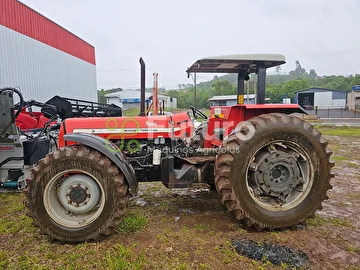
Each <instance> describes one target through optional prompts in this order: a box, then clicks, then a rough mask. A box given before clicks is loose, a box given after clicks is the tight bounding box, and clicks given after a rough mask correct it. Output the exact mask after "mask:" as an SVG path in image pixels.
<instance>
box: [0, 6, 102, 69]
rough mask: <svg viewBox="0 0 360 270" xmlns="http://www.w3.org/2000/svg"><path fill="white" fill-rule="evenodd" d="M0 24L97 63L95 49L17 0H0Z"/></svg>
mask: <svg viewBox="0 0 360 270" xmlns="http://www.w3.org/2000/svg"><path fill="white" fill-rule="evenodd" d="M0 13H1V14H0V25H3V26H5V27H7V28H10V29H12V30H14V31H16V32H19V33H21V34H23V35H25V36H28V37H30V38H33V39H35V40H38V41H40V42H42V43H45V44H47V45H49V46H51V47H53V48H56V49H58V50H61V51H63V52H66V53H68V54H70V55H72V56H75V57H77V58H80V59H82V60H84V61H86V62H89V63H91V64H93V65H95V49H94V47H93V46H91V45H90V44H88V43H87V42H85V41H83V40H82V39H80V38H79V37H77V36H75V35H74V34H72V33H70V32H69V31H67V30H65V29H64V28H62V27H61V26H59V25H57V24H56V23H54V22H52V21H51V20H49V19H47V18H46V17H44V16H42V15H41V14H39V13H38V12H36V11H35V10H33V9H31V8H29V7H28V6H26V5H24V4H22V3H20V2H19V1H16V0H1V1H0Z"/></svg>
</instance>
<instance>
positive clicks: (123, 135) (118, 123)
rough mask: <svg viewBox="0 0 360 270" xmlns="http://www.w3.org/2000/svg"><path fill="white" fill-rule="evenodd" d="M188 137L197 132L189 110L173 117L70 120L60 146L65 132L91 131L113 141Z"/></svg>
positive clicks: (66, 122) (65, 127)
mask: <svg viewBox="0 0 360 270" xmlns="http://www.w3.org/2000/svg"><path fill="white" fill-rule="evenodd" d="M172 132H174V136H175V137H177V138H186V137H189V136H191V134H192V132H193V124H192V121H191V119H190V117H189V115H188V114H187V113H179V114H175V115H173V116H165V115H159V116H144V117H141V116H134V117H131V116H126V117H109V118H92V117H91V118H81V119H80V118H70V119H66V120H65V121H64V122H63V124H62V126H61V128H60V134H59V147H63V146H65V141H64V138H63V136H64V134H69V133H89V134H94V135H97V136H100V137H103V138H105V139H109V140H123V139H125V140H131V139H135V140H136V139H154V138H171V137H172Z"/></svg>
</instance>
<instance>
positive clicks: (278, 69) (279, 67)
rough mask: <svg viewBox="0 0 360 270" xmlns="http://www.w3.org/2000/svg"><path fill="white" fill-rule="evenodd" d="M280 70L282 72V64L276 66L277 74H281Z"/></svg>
mask: <svg viewBox="0 0 360 270" xmlns="http://www.w3.org/2000/svg"><path fill="white" fill-rule="evenodd" d="M280 72H281V66H276V67H275V73H276V74H277V75H280Z"/></svg>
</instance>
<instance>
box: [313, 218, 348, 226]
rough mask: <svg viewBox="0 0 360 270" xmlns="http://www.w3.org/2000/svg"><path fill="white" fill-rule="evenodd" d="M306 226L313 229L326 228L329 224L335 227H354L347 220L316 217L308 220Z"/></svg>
mask: <svg viewBox="0 0 360 270" xmlns="http://www.w3.org/2000/svg"><path fill="white" fill-rule="evenodd" d="M306 224H307V225H308V226H313V227H318V226H324V225H327V224H328V225H332V226H335V227H353V225H352V223H351V222H350V221H349V220H348V219H347V218H343V217H329V218H325V217H321V216H315V217H314V218H310V219H308V220H307V221H306Z"/></svg>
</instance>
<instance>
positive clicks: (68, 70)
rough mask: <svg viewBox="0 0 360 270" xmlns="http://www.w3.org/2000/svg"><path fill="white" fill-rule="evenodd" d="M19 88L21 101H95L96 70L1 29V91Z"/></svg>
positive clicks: (5, 29)
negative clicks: (67, 98) (8, 87)
mask: <svg viewBox="0 0 360 270" xmlns="http://www.w3.org/2000/svg"><path fill="white" fill-rule="evenodd" d="M4 86H12V87H16V86H18V87H20V89H21V91H22V93H23V96H24V99H26V100H28V99H36V100H39V101H46V100H48V99H50V98H51V97H53V96H54V95H60V96H66V97H72V98H79V99H87V100H91V101H96V100H97V92H96V67H95V66H94V65H92V64H90V63H88V62H85V61H83V60H81V59H79V58H76V57H73V56H71V55H69V54H67V53H64V52H62V51H60V50H57V49H55V48H53V47H50V46H48V45H46V44H43V43H41V42H39V41H37V40H34V39H31V38H29V37H27V36H24V35H21V34H19V33H17V32H15V31H13V30H11V29H9V28H6V27H3V26H0V87H4Z"/></svg>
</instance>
